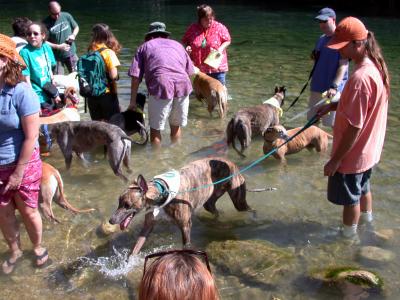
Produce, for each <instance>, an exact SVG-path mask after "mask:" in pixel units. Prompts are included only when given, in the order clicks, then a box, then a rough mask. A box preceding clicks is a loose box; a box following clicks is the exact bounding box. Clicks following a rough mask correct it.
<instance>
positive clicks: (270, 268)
mask: <svg viewBox="0 0 400 300" xmlns="http://www.w3.org/2000/svg"><path fill="white" fill-rule="evenodd" d="M206 251H207V253H208V256H209V257H210V261H211V262H212V263H213V265H215V266H216V267H217V268H219V269H221V270H222V271H224V272H227V273H229V274H231V275H234V276H238V277H243V276H247V277H256V278H257V279H260V280H262V281H263V282H268V283H270V282H271V281H273V280H274V279H276V278H277V277H280V276H282V275H284V274H285V273H286V272H287V271H289V270H290V269H291V268H292V269H293V268H294V267H293V266H292V264H293V258H294V256H293V254H292V253H291V252H290V251H287V250H285V249H281V248H278V247H277V246H275V245H273V244H270V243H268V242H266V241H261V240H247V241H246V240H245V241H233V240H228V241H222V242H220V241H214V242H212V243H210V244H209V245H208V246H207V248H206Z"/></svg>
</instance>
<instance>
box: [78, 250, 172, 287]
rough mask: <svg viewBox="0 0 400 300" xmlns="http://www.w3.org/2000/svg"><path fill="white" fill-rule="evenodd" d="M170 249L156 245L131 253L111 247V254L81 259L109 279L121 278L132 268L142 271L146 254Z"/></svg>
mask: <svg viewBox="0 0 400 300" xmlns="http://www.w3.org/2000/svg"><path fill="white" fill-rule="evenodd" d="M169 249H171V246H168V247H157V248H153V249H151V250H149V251H146V252H141V253H140V254H138V255H131V256H129V254H130V251H129V250H128V249H123V250H121V251H118V250H117V249H115V248H114V247H113V254H112V255H111V256H108V257H104V256H101V257H98V258H96V259H93V258H87V257H82V258H81V260H82V261H84V262H85V265H86V266H87V267H89V268H94V269H97V270H98V272H99V273H101V274H103V275H104V276H105V277H107V278H110V279H121V278H123V277H125V276H126V275H127V274H128V273H130V272H131V271H133V270H135V269H136V270H140V272H142V269H143V264H144V259H145V257H146V255H148V254H151V253H155V252H158V251H165V250H169Z"/></svg>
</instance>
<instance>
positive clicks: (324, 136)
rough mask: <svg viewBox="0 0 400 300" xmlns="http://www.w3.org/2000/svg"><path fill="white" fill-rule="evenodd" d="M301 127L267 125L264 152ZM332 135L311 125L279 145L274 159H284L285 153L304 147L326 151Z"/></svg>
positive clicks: (294, 151) (297, 150)
mask: <svg viewBox="0 0 400 300" xmlns="http://www.w3.org/2000/svg"><path fill="white" fill-rule="evenodd" d="M301 129H302V127H297V128H294V129H290V130H286V129H285V127H283V126H282V125H275V126H272V127H268V128H267V130H265V132H264V146H263V151H264V154H267V153H268V152H270V151H271V150H272V149H273V148H275V147H279V146H280V145H282V144H283V143H284V142H285V141H286V140H287V139H288V138H289V137H291V136H293V135H294V134H296V133H297V132H299V131H300V130H301ZM329 138H330V139H331V138H332V135H330V134H329V133H327V132H325V131H323V130H322V129H320V128H318V127H317V126H311V127H309V128H307V129H306V130H304V131H303V132H302V133H300V134H299V135H298V136H296V137H295V138H294V139H293V140H291V141H290V142H288V143H287V144H285V145H283V146H282V147H280V148H279V149H278V150H277V151H276V152H275V153H274V154H273V155H274V157H275V158H276V159H279V160H281V161H284V160H285V155H286V154H293V153H297V152H300V151H301V150H303V149H304V148H307V149H309V150H310V149H312V148H315V150H316V151H317V152H326V151H327V150H328V139H329Z"/></svg>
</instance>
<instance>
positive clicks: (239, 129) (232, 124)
mask: <svg viewBox="0 0 400 300" xmlns="http://www.w3.org/2000/svg"><path fill="white" fill-rule="evenodd" d="M226 132H227V144H228V146H229V145H230V144H232V148H233V149H235V151H236V152H237V153H238V154H239V155H240V156H242V157H245V155H244V154H243V152H244V150H246V148H247V147H248V145H249V144H250V142H251V128H248V126H247V125H246V124H244V123H243V121H242V120H241V119H240V118H238V117H237V116H236V117H233V118H232V119H231V120H230V121H229V123H228V126H227V130H226ZM236 139H237V140H238V141H239V143H240V150H239V149H238V148H237V147H236Z"/></svg>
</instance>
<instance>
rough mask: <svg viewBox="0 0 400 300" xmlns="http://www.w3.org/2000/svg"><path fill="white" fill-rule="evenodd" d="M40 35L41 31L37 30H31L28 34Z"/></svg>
mask: <svg viewBox="0 0 400 300" xmlns="http://www.w3.org/2000/svg"><path fill="white" fill-rule="evenodd" d="M32 35H33V36H39V35H40V32H37V31H30V32H28V36H32Z"/></svg>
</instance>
